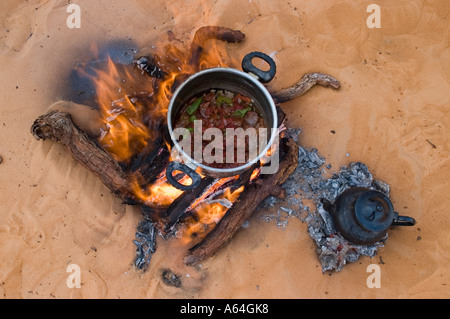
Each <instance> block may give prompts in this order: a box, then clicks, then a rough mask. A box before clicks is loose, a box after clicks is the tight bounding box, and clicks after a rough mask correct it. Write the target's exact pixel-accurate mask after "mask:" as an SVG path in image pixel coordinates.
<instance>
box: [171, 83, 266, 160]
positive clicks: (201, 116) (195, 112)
mask: <svg viewBox="0 0 450 319" xmlns="http://www.w3.org/2000/svg"><path fill="white" fill-rule="evenodd" d="M194 121H201V123H202V130H203V132H204V131H205V130H207V129H208V128H218V129H220V130H221V131H222V132H223V133H224V136H223V141H224V159H225V158H226V154H225V152H226V145H225V142H226V138H225V134H226V129H227V128H231V129H236V128H243V129H244V130H246V129H248V128H254V129H256V132H257V133H258V130H259V128H264V127H266V126H265V123H264V119H263V117H262V116H261V115H260V114H259V112H258V109H257V108H256V106H255V102H254V101H253V100H252V99H251V98H249V97H247V96H244V95H242V94H236V93H232V92H230V91H226V90H211V91H209V92H207V93H204V94H202V95H201V96H196V97H193V98H192V99H191V100H189V101H188V103H186V104H185V105H184V106H183V107H182V109H181V112H180V113H179V115H178V118H177V120H176V121H175V124H174V128H186V129H188V130H189V132H190V134H191V141H192V145H193V144H194V141H193V139H194V133H193V132H194ZM197 123H198V122H197ZM210 142H211V141H203V148H204V147H205V146H206V145H208V144H209V143H210ZM235 144H236V143H235ZM246 144H247V143H246ZM234 147H235V149H234V154H235V162H234V163H204V164H205V165H207V166H210V167H215V168H234V167H238V166H241V165H243V164H245V162H244V163H240V162H237V159H236V155H237V149H236V145H234ZM247 147H248V145H246V156H245V158H246V159H247V161H248V160H251V159H248V156H247V155H248V149H247ZM224 162H225V160H224Z"/></svg>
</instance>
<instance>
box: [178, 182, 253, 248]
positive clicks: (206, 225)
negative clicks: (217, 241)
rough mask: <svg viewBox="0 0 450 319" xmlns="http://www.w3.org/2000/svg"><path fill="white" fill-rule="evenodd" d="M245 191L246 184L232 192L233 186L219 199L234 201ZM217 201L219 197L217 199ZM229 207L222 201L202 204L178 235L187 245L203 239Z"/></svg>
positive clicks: (186, 221) (185, 222)
mask: <svg viewBox="0 0 450 319" xmlns="http://www.w3.org/2000/svg"><path fill="white" fill-rule="evenodd" d="M243 191H244V186H241V187H239V188H238V189H236V190H235V191H233V192H231V188H230V187H228V188H227V189H225V191H224V193H223V196H221V197H220V198H219V199H224V200H226V201H228V202H230V203H234V202H235V201H236V200H237V199H238V197H239V195H240V194H241V193H242V192H243ZM215 201H217V199H216V200H215ZM228 209H229V208H228V207H226V206H224V205H223V204H221V203H220V202H214V203H212V204H208V203H205V204H200V205H198V207H196V208H195V209H194V210H195V213H194V215H193V216H191V217H189V218H187V220H185V221H184V224H183V227H182V228H181V229H180V230H179V231H178V234H177V236H178V237H179V238H180V239H181V242H182V243H183V244H185V245H187V244H189V243H191V242H192V241H193V240H194V239H203V238H204V237H205V236H206V235H207V234H208V233H209V232H210V231H211V230H213V229H214V227H215V226H216V225H217V223H218V222H219V221H220V220H221V219H222V218H223V216H224V215H225V213H226V212H227V211H228Z"/></svg>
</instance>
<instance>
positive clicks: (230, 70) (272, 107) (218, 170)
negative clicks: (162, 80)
mask: <svg viewBox="0 0 450 319" xmlns="http://www.w3.org/2000/svg"><path fill="white" fill-rule="evenodd" d="M215 72H224V73H231V74H234V75H238V76H241V77H244V78H245V79H247V80H248V81H250V82H252V83H253V84H254V85H255V86H256V87H257V88H258V89H259V90H260V91H261V92H262V94H263V95H264V97H265V98H266V99H267V100H268V101H269V105H270V112H271V113H272V118H273V126H272V128H268V129H270V130H271V134H270V139H269V142H268V143H267V145H266V147H265V148H264V150H263V151H262V152H260V153H259V155H258V156H257V157H256V158H254V159H253V160H252V161H250V162H247V163H245V164H244V165H241V166H238V167H235V168H214V167H210V166H207V165H204V164H202V163H199V162H197V161H196V160H194V159H193V158H192V157H191V156H189V155H188V154H186V152H184V151H183V150H182V149H181V147H180V145H179V144H178V142H177V141H176V139H175V136H174V134H173V126H172V121H171V117H172V111H173V105H174V101H175V97H176V96H177V95H178V94H179V92H181V90H183V89H184V87H185V86H186V85H187V84H188V83H189V82H191V81H193V80H194V79H196V78H198V77H200V76H203V75H205V74H209V73H215ZM211 89H213V88H211ZM167 128H168V131H169V135H170V139H171V140H172V143H173V145H174V147H175V148H176V150H177V152H178V153H179V154H180V157H182V158H184V161H185V163H184V164H185V165H187V166H192V165H193V166H195V168H194V169H196V168H197V167H200V168H201V169H202V172H203V171H206V173H208V172H211V173H214V174H222V175H226V174H230V176H232V175H235V174H239V173H236V172H243V171H245V170H247V169H249V168H250V167H252V166H253V165H254V164H255V163H257V162H258V161H259V160H261V159H262V158H263V157H264V156H265V155H266V154H267V152H268V151H269V149H270V148H271V147H272V145H273V143H274V141H275V137H276V135H277V134H278V115H277V110H276V107H275V102H274V101H273V98H272V96H271V95H270V93H269V91H268V90H267V89H266V88H265V87H264V85H263V84H262V83H261V82H259V81H258V79H257V78H256V76H254V75H251V74H248V73H245V72H243V71H239V70H237V69H233V68H228V67H219V68H210V69H206V70H202V71H200V72H197V73H195V74H194V75H192V76H191V77H189V78H188V79H187V80H186V81H184V82H183V83H182V84H181V85H180V86H179V87H178V88H177V89H176V90H175V92H174V94H173V95H172V98H171V99H170V103H169V108H168V110H167Z"/></svg>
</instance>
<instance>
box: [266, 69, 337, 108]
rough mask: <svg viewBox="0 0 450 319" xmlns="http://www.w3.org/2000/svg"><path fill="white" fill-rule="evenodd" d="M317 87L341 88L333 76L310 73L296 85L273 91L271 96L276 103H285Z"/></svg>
mask: <svg viewBox="0 0 450 319" xmlns="http://www.w3.org/2000/svg"><path fill="white" fill-rule="evenodd" d="M316 85H320V86H323V87H330V88H333V89H335V90H337V89H339V88H340V87H341V84H340V83H339V81H338V80H336V79H335V78H333V77H332V76H329V75H327V74H323V73H309V74H305V75H304V76H303V77H302V78H301V80H300V81H298V82H297V83H296V84H294V85H292V86H290V87H288V88H285V89H282V90H279V91H271V92H270V95H272V98H273V100H274V101H275V103H285V102H288V101H292V100H294V99H296V98H298V97H299V96H302V95H303V94H305V93H306V92H308V91H309V90H310V89H311V88H312V87H314V86H316Z"/></svg>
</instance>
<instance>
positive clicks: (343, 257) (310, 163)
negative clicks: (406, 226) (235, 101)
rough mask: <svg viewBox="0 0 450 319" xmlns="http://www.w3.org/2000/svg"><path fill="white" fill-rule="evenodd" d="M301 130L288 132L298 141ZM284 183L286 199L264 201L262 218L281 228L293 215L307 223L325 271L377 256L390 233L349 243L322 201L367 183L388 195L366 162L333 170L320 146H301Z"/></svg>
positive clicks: (339, 269)
mask: <svg viewBox="0 0 450 319" xmlns="http://www.w3.org/2000/svg"><path fill="white" fill-rule="evenodd" d="M300 132H301V129H289V132H288V133H289V134H290V135H291V137H293V138H294V139H295V140H296V142H298V138H297V137H298V134H299V133H300ZM326 175H328V176H330V175H331V177H329V178H327V177H326ZM282 187H283V188H284V189H285V191H286V197H285V198H284V199H282V200H280V199H277V198H275V197H273V196H271V197H268V198H267V199H266V200H265V201H264V202H263V203H262V204H261V207H263V208H265V209H264V211H265V213H264V214H263V215H262V219H263V220H265V221H266V222H273V221H274V222H275V223H276V225H277V226H278V227H282V228H285V227H286V226H287V224H288V221H289V219H290V218H291V217H296V218H299V219H300V220H301V221H302V222H304V223H307V224H308V233H309V235H310V236H311V238H312V239H313V240H314V242H315V244H316V246H317V248H316V252H317V254H318V257H319V260H320V263H321V265H322V272H323V273H325V272H326V271H336V272H338V271H341V270H342V268H343V267H344V266H345V264H347V263H353V262H356V261H357V260H358V259H359V258H360V256H368V257H374V256H375V255H376V254H377V250H378V248H379V247H382V246H383V244H384V242H385V241H386V239H387V235H386V237H385V238H384V239H383V240H381V241H380V242H378V243H376V244H373V245H368V246H365V245H354V244H351V243H349V242H348V241H347V240H345V239H344V238H343V237H342V236H341V235H340V234H339V233H338V232H337V231H336V229H335V228H334V225H333V221H332V218H331V216H330V214H329V213H328V212H327V211H326V210H325V209H324V208H323V205H322V203H321V200H322V199H326V200H328V201H329V202H331V203H334V201H335V200H336V198H337V196H338V195H339V194H341V193H342V192H343V191H345V190H346V189H348V188H350V187H367V188H371V189H374V190H378V191H380V192H382V193H384V194H385V195H386V196H389V185H387V184H386V183H383V182H381V181H376V180H373V177H372V174H371V173H370V171H369V169H368V167H367V166H366V165H365V164H363V163H360V162H358V163H351V164H349V165H348V166H344V167H342V168H341V169H340V171H339V173H337V174H336V173H334V174H333V173H332V172H331V165H330V164H326V160H325V158H324V157H322V156H320V155H319V154H318V150H317V149H315V148H313V149H310V150H307V149H305V148H303V147H301V146H300V148H299V156H298V167H297V169H296V170H295V171H294V172H293V174H292V175H291V176H290V177H289V178H288V180H287V181H286V182H285V183H284V185H283V186H282ZM311 207H314V208H311Z"/></svg>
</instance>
